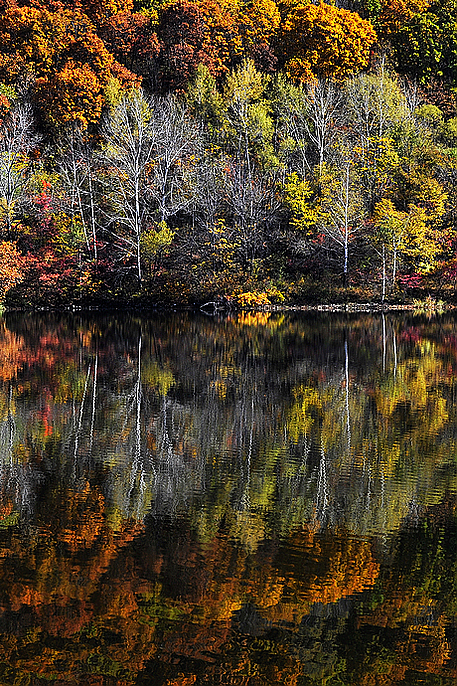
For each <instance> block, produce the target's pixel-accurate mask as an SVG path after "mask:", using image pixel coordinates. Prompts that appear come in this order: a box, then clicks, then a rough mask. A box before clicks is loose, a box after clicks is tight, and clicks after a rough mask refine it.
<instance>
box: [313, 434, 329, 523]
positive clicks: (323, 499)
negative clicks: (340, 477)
mask: <svg viewBox="0 0 457 686" xmlns="http://www.w3.org/2000/svg"><path fill="white" fill-rule="evenodd" d="M328 505H329V495H328V476H327V465H326V458H325V452H324V446H321V459H320V461H319V472H318V476H317V495H316V517H317V520H318V522H320V523H321V524H322V522H323V520H324V519H325V516H326V514H327V510H328Z"/></svg>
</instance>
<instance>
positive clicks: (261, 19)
mask: <svg viewBox="0 0 457 686" xmlns="http://www.w3.org/2000/svg"><path fill="white" fill-rule="evenodd" d="M456 63H457V2H456V1H455V0H435V1H432V2H430V1H429V0H410V1H409V2H407V1H406V0H342V2H336V3H335V4H327V3H325V2H319V3H317V4H315V3H312V2H308V1H307V0H280V1H278V2H277V3H275V2H274V0H192V1H191V0H171V1H168V0H165V1H164V2H163V1H161V0H106V1H105V0H103V2H102V0H52V1H51V2H47V3H46V4H44V3H42V2H41V1H40V0H17V1H16V0H1V2H0V232H1V235H0V303H3V305H6V306H7V307H13V308H30V307H34V308H37V307H38V308H43V307H45V308H47V307H73V308H79V307H87V306H113V305H116V306H119V305H130V306H175V305H202V304H204V303H208V302H212V303H216V305H217V306H218V307H219V306H221V307H229V308H232V307H233V308H245V309H249V308H252V307H257V308H258V307H262V306H269V305H280V304H281V303H285V304H288V303H294V304H299V305H301V304H310V303H344V302H346V303H347V302H361V303H365V302H378V303H386V304H389V303H406V302H412V301H413V300H421V299H422V300H424V299H428V300H429V301H430V302H437V301H438V300H441V299H442V300H444V301H447V302H451V303H452V301H453V299H454V298H455V288H456V281H457V259H456V247H457V233H456V213H455V200H456V195H457V111H456V98H455V94H456V86H457V83H456V79H457V71H456V68H455V66H456Z"/></svg>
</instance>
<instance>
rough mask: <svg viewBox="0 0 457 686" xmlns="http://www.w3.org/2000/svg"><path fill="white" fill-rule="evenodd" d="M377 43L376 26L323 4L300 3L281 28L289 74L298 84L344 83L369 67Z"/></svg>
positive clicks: (290, 12)
mask: <svg viewBox="0 0 457 686" xmlns="http://www.w3.org/2000/svg"><path fill="white" fill-rule="evenodd" d="M375 41H376V33H375V31H374V29H373V26H372V25H371V23H370V22H369V21H367V20H365V19H362V18H361V17H360V16H359V15H358V14H357V13H356V12H349V11H348V10H344V9H340V8H338V7H335V6H334V5H327V4H326V3H324V2H320V3H319V5H313V4H299V5H297V6H295V7H292V8H291V9H290V11H289V13H288V15H287V17H286V21H285V23H284V26H283V29H282V42H284V45H285V52H286V56H287V57H288V60H287V62H286V71H287V73H288V75H289V76H290V77H291V78H293V79H295V80H296V81H312V80H313V79H315V78H316V77H323V78H329V79H334V80H338V81H340V80H343V79H344V78H346V77H347V76H349V75H350V74H353V73H354V72H357V71H359V70H360V69H363V68H364V67H366V66H367V64H368V61H369V57H370V50H371V47H372V46H373V44H374V43H375ZM282 42H281V44H282Z"/></svg>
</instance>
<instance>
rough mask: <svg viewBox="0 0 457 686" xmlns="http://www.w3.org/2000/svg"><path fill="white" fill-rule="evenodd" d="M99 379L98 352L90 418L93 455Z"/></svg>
mask: <svg viewBox="0 0 457 686" xmlns="http://www.w3.org/2000/svg"><path fill="white" fill-rule="evenodd" d="M97 380H98V352H97V353H96V355H95V364H94V382H93V387H92V414H91V418H90V443H89V452H90V454H91V455H92V448H93V445H94V426H95V410H96V405H97Z"/></svg>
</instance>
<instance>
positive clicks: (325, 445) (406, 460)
mask: <svg viewBox="0 0 457 686" xmlns="http://www.w3.org/2000/svg"><path fill="white" fill-rule="evenodd" d="M7 321H8V328H7V327H5V325H3V330H2V331H3V333H2V335H3V339H2V340H0V344H1V345H0V348H2V345H3V348H4V352H3V353H2V354H3V358H4V359H5V360H9V361H10V362H11V363H10V364H5V372H4V374H5V381H4V384H3V388H1V389H0V401H1V402H2V403H3V405H2V407H3V408H4V410H3V417H4V418H3V421H2V424H1V426H0V438H1V440H2V441H3V443H4V445H5V450H4V451H3V455H5V456H6V455H7V454H10V455H13V454H17V455H21V460H22V463H23V464H24V469H23V471H24V474H25V472H26V469H25V464H28V465H30V464H31V463H32V462H33V461H34V460H35V461H36V460H37V459H38V460H39V461H40V471H41V473H42V474H47V475H49V476H50V475H51V474H52V473H55V471H56V468H57V467H58V470H59V473H60V474H61V475H62V478H65V479H67V480H69V482H73V483H74V484H77V483H78V482H79V481H80V480H81V479H83V480H84V479H85V477H86V475H87V474H88V473H96V474H103V481H104V488H105V493H106V496H107V497H108V498H109V500H110V501H111V502H112V503H113V505H114V506H115V507H117V508H119V510H120V511H122V512H124V514H125V515H126V516H136V517H138V518H142V517H144V515H145V513H146V512H147V511H148V510H149V508H150V507H153V510H154V512H156V513H161V512H165V511H168V512H174V513H177V512H179V511H183V510H184V509H186V508H187V509H188V510H189V511H190V512H192V517H193V519H194V525H195V526H196V527H197V529H198V531H199V535H200V536H201V537H202V540H204V539H205V538H208V537H209V538H211V536H212V535H213V534H214V532H215V531H217V528H218V526H219V523H220V522H221V521H222V519H223V518H224V517H226V516H227V512H229V511H230V512H233V513H235V514H236V516H235V517H234V518H233V526H234V527H235V528H234V533H235V534H236V535H237V536H240V537H242V538H243V540H244V541H245V543H246V545H248V546H249V547H250V548H251V549H252V548H255V546H256V545H257V544H258V542H259V541H261V540H262V538H263V537H264V535H265V532H266V531H267V530H268V528H269V527H270V526H271V523H268V522H269V519H268V517H269V515H268V513H272V512H278V511H279V512H280V513H281V514H280V517H277V516H276V515H275V518H274V528H275V530H276V531H278V533H279V532H281V531H282V532H286V531H287V530H288V529H290V527H291V526H296V525H302V524H303V523H304V522H314V525H316V523H317V524H318V525H319V526H323V525H335V524H344V525H345V526H347V527H349V528H350V529H353V530H355V531H359V532H361V533H362V532H369V531H373V530H380V529H382V530H384V531H386V530H392V529H395V527H397V526H398V525H399V523H400V521H401V519H402V517H404V516H405V515H407V514H408V511H409V508H410V507H416V506H417V504H421V503H423V502H426V500H427V499H430V493H434V494H436V495H434V496H433V497H434V498H436V500H439V498H440V493H441V492H442V489H443V488H445V487H447V486H449V485H451V484H452V483H453V480H452V474H451V473H450V472H449V471H446V470H447V465H449V460H450V457H449V456H450V455H451V454H452V452H453V445H454V444H455V431H456V430H455V421H454V416H453V412H454V410H453V403H452V402H451V400H452V397H453V392H454V390H453V389H454V382H453V378H454V377H453V375H452V374H450V373H449V369H450V367H451V368H452V365H455V355H454V352H453V351H454V347H455V346H454V347H453V345H454V344H453V338H452V335H453V334H452V331H453V328H452V321H450V322H449V324H442V325H441V329H440V331H438V330H436V331H435V330H434V328H433V326H431V327H428V328H427V329H424V330H423V329H422V328H421V326H415V327H411V326H406V328H404V329H400V327H399V324H398V322H396V321H395V320H394V319H392V318H389V317H386V316H383V317H382V318H379V319H377V318H375V317H371V316H367V317H364V318H359V319H354V320H348V319H338V318H328V319H325V320H324V324H325V330H326V336H325V338H323V337H322V326H320V327H317V326H316V325H315V324H314V322H313V320H311V319H308V318H306V317H302V318H294V317H293V316H291V317H289V318H285V317H284V316H280V317H277V316H274V315H271V316H269V317H266V316H264V317H263V318H261V319H259V318H257V319H256V318H255V317H247V316H242V317H239V318H238V317H234V318H232V319H230V318H228V319H226V320H224V321H222V322H217V321H215V320H211V319H208V318H203V319H200V318H193V317H191V316H181V315H180V316H176V317H167V318H163V319H162V318H160V317H157V318H156V319H154V320H149V321H148V320H143V321H141V320H139V319H135V318H124V319H123V320H116V319H115V318H112V317H111V318H99V319H97V320H93V321H89V320H88V321H85V320H83V319H81V318H79V319H74V318H71V317H58V316H50V317H48V320H47V322H46V321H45V320H44V319H43V318H41V319H40V320H33V318H27V317H25V318H24V317H22V318H20V319H19V318H15V317H13V316H11V317H10V318H9V319H8V320H7ZM446 327H447V328H446ZM447 330H448V331H449V333H446V331H447ZM439 334H440V335H441V338H440V335H439ZM446 336H447V338H446ZM446 340H447V341H448V343H447V347H446V343H445V341H446ZM13 349H14V350H13ZM0 352H1V350H0ZM8 370H9V371H8ZM2 399H3V400H2ZM12 427H13V428H14V431H12ZM12 436H13V437H12ZM8 441H9V443H8ZM7 444H8V446H9V447H7ZM8 451H9V452H8ZM418 455H420V456H421V459H420V461H419V460H418V459H417V456H418ZM56 457H57V459H56ZM17 478H19V477H17ZM35 481H36V480H35ZM30 484H31V488H32V490H33V489H34V488H36V486H33V485H32V482H30ZM440 484H442V486H440ZM21 488H22V487H21ZM24 488H25V486H24ZM30 492H31V491H30V488H29V490H28V493H30ZM28 497H29V496H27V498H28ZM203 501H204V502H205V507H204V508H202V506H201V504H202V502H203Z"/></svg>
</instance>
